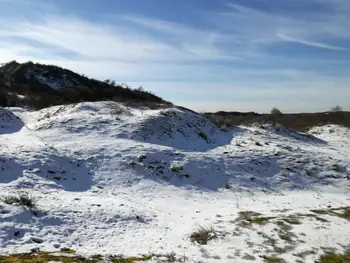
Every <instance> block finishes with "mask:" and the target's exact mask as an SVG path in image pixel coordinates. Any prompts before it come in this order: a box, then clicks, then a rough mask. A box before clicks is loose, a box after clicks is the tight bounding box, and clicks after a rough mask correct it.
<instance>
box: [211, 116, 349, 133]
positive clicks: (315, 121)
mask: <svg viewBox="0 0 350 263" xmlns="http://www.w3.org/2000/svg"><path fill="white" fill-rule="evenodd" d="M204 115H205V116H206V117H207V118H209V119H210V120H211V121H212V122H213V123H214V124H215V125H216V126H218V127H222V126H225V127H227V128H229V127H234V126H238V125H251V124H253V123H261V124H264V123H268V122H270V123H278V124H279V125H283V126H284V127H287V128H289V129H293V130H297V131H301V132H306V131H308V130H309V129H310V128H311V127H315V126H323V125H327V124H336V125H341V126H345V127H348V128H350V112H346V111H331V112H320V113H294V114H258V113H255V112H247V113H244V112H225V111H219V112H216V113H204ZM276 130H277V131H278V127H277V126H276Z"/></svg>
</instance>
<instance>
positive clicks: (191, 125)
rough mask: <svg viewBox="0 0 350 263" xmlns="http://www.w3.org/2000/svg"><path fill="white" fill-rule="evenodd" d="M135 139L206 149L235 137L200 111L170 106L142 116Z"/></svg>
mask: <svg viewBox="0 0 350 263" xmlns="http://www.w3.org/2000/svg"><path fill="white" fill-rule="evenodd" d="M132 139H134V140H139V141H143V142H147V143H152V144H157V145H164V146H168V147H173V148H176V149H181V150H189V151H203V150H208V149H212V148H216V147H218V146H221V145H222V144H230V142H231V140H232V136H230V135H229V134H227V133H225V132H223V131H221V130H220V129H218V128H217V127H216V126H215V125H214V124H213V123H211V122H210V121H209V120H208V119H207V118H205V117H203V116H201V115H200V114H198V113H195V112H193V113H192V112H190V111H184V110H180V109H175V108H171V109H167V110H162V111H158V113H157V114H149V115H147V116H146V117H145V118H143V119H142V120H141V122H139V125H136V126H135V129H134V131H133V133H132Z"/></svg>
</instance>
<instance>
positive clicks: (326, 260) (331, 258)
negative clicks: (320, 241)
mask: <svg viewBox="0 0 350 263" xmlns="http://www.w3.org/2000/svg"><path fill="white" fill-rule="evenodd" d="M317 262H318V263H349V262H350V249H349V250H347V251H345V252H344V253H343V254H337V253H335V252H331V251H327V252H326V253H325V254H324V255H322V256H321V258H320V260H319V261H317Z"/></svg>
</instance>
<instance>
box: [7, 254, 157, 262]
mask: <svg viewBox="0 0 350 263" xmlns="http://www.w3.org/2000/svg"><path fill="white" fill-rule="evenodd" d="M73 254H74V253H73ZM151 258H152V256H143V257H129V258H125V257H122V256H110V257H108V262H111V263H133V262H141V261H149V260H150V259H151ZM101 260H102V256H99V255H96V256H93V257H91V258H85V257H82V256H72V253H69V252H68V253H67V252H65V251H63V252H61V253H60V254H55V253H53V252H39V253H22V254H14V255H6V256H0V263H46V262H64V263H98V262H102V261H101ZM106 262H107V261H106Z"/></svg>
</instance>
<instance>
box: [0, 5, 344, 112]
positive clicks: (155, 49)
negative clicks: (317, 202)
mask: <svg viewBox="0 0 350 263" xmlns="http://www.w3.org/2000/svg"><path fill="white" fill-rule="evenodd" d="M0 1H2V0H0ZM272 1H275V0H272ZM281 1H287V0H281ZM309 1H315V2H316V1H318V2H320V3H322V4H324V5H325V6H327V7H329V8H328V9H329V10H331V11H329V12H327V13H326V14H325V15H323V16H318V15H317V14H314V15H312V16H302V17H300V16H297V15H295V14H294V15H293V14H288V15H285V16H284V15H283V16H282V15H278V14H276V13H267V12H263V11H259V10H255V9H252V8H248V7H245V6H242V5H234V4H230V9H229V10H227V11H226V12H224V13H222V12H221V13H215V14H210V15H208V16H207V17H206V19H207V20H208V21H209V20H210V21H212V22H213V23H212V28H207V29H198V28H196V27H194V26H190V25H187V24H182V23H177V22H169V21H163V20H159V19H156V18H149V17H142V16H133V15H122V16H118V17H112V19H114V20H111V21H109V23H107V22H105V23H95V22H94V23H93V22H88V21H87V20H84V19H82V18H78V17H66V16H59V15H57V14H56V15H52V14H54V13H48V14H46V15H45V16H43V17H40V16H39V17H38V18H37V19H36V20H22V21H11V23H3V24H2V27H1V28H0V60H1V61H3V62H6V61H10V60H13V59H15V60H18V61H27V60H33V61H37V62H40V63H45V64H55V65H59V66H62V67H65V68H69V69H72V70H74V71H77V72H79V73H84V74H87V75H88V76H91V77H95V78H99V79H106V78H112V79H115V80H116V81H117V82H127V83H131V84H134V85H133V86H138V85H143V86H145V88H146V89H150V90H152V91H153V92H156V93H157V94H160V95H161V96H163V97H165V98H166V99H169V100H173V98H176V99H175V102H178V103H180V104H181V101H182V102H183V104H184V105H185V106H187V105H192V106H193V107H194V108H195V109H198V110H211V111H214V110H219V109H224V110H243V111H250V110H256V111H269V109H270V108H271V107H272V106H278V107H280V108H281V109H282V110H284V111H298V110H300V109H304V108H305V109H306V110H307V108H308V107H309V109H310V110H313V109H314V110H325V108H324V106H325V105H328V104H330V105H329V106H327V107H326V108H328V107H331V106H333V105H336V104H343V105H344V103H345V100H347V101H348V100H350V98H349V96H350V90H348V83H350V79H346V78H339V77H324V76H322V75H321V74H320V73H318V72H317V71H316V70H311V69H310V70H308V71H305V70H302V69H299V67H298V63H302V61H296V62H295V64H294V68H290V69H288V68H286V67H284V66H283V67H282V66H281V65H283V63H284V62H287V63H289V65H290V61H291V58H287V59H285V60H284V59H283V58H279V60H278V63H276V61H277V59H276V60H275V59H274V57H273V56H271V55H268V54H266V53H264V52H263V49H262V47H265V46H268V45H270V44H275V43H283V42H290V43H299V44H303V45H307V46H312V47H317V48H321V49H328V50H334V51H337V52H345V51H348V49H347V48H346V47H343V46H341V45H334V43H336V42H334V41H333V42H327V41H325V39H330V40H332V39H333V38H343V39H347V38H348V37H350V29H349V27H346V26H345V24H347V23H346V22H349V19H350V18H349V17H346V16H344V10H349V11H350V5H349V4H344V1H343V2H342V1H340V0H333V3H334V4H333V5H331V4H330V2H332V1H330V0H309ZM301 3H302V2H301ZM331 7H332V8H331ZM347 8H349V9H347ZM208 21H206V22H208ZM349 24H350V23H349ZM250 58H253V59H254V61H253V60H250ZM256 60H258V62H260V63H261V67H258V66H257V65H258V64H254V65H253V63H256V62H257V61H256ZM238 62H239V63H243V62H244V63H246V64H245V65H249V67H247V66H246V67H244V66H243V67H242V68H240V65H242V64H239V63H238ZM332 63H334V65H335V67H336V66H337V63H338V62H337V61H333V62H332ZM346 65H348V64H345V65H344V66H346ZM334 88H336V89H337V91H338V92H334ZM320 94H326V95H320ZM185 98H186V100H185ZM325 98H327V99H325ZM199 100H202V102H201V101H199ZM225 100H230V101H231V102H223V101H225ZM290 101H293V102H290ZM327 103H328V104H327ZM208 105H209V106H208ZM220 105H221V106H220ZM317 105H318V106H320V108H322V109H318V108H317ZM205 107H207V108H205ZM215 107H216V108H215Z"/></svg>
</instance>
